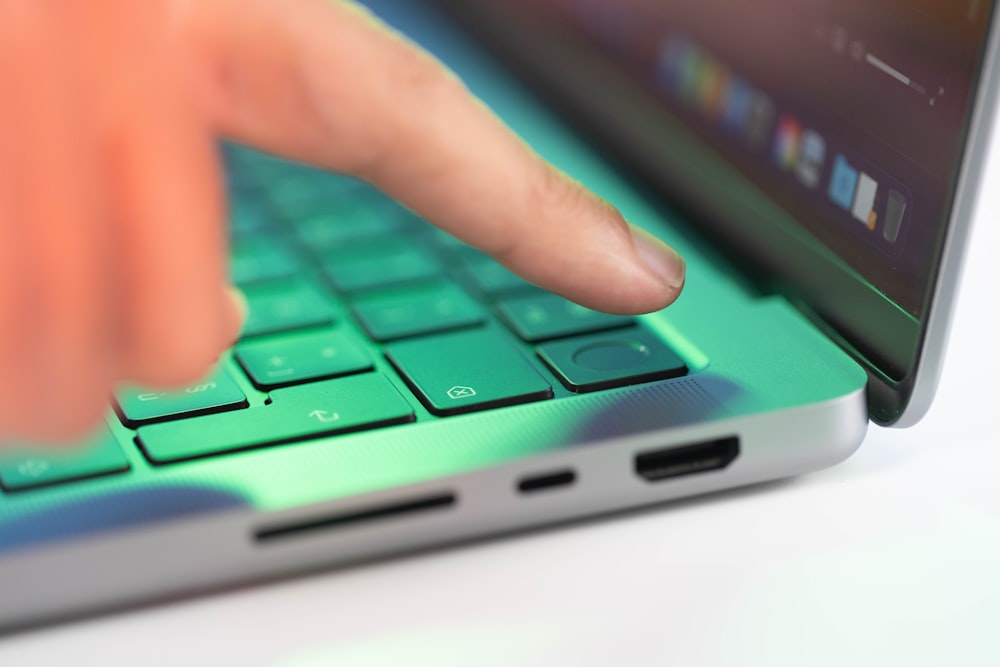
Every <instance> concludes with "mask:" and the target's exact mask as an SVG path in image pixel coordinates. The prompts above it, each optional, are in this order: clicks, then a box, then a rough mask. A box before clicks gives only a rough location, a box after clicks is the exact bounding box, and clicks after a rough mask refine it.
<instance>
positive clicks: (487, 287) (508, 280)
mask: <svg viewBox="0 0 1000 667" xmlns="http://www.w3.org/2000/svg"><path fill="white" fill-rule="evenodd" d="M461 275H462V276H463V277H464V278H465V279H466V281H468V282H469V283H470V284H471V285H472V287H473V288H474V289H475V290H476V292H478V293H479V294H481V295H482V296H484V297H486V298H488V299H490V298H495V297H498V296H503V295H509V294H511V293H513V292H533V291H540V288H538V287H535V286H534V285H532V284H531V283H529V282H528V281H527V280H525V279H524V278H522V277H521V276H519V275H517V274H516V273H514V272H513V271H511V270H510V269H508V268H507V267H506V266H504V265H503V264H501V263H499V262H497V261H496V260H493V259H490V258H481V259H478V260H475V261H470V262H468V263H467V264H466V265H465V267H464V268H463V269H462V270H461Z"/></svg>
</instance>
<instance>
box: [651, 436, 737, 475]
mask: <svg viewBox="0 0 1000 667" xmlns="http://www.w3.org/2000/svg"><path fill="white" fill-rule="evenodd" d="M739 453H740V440H739V438H737V437H735V436H732V437H729V438H721V439H719V440H710V441H708V442H699V443H697V444H693V445H681V446H679V447H671V448H670V449H660V450H657V451H655V452H646V453H645V454H639V455H638V456H636V457H635V472H636V474H637V475H639V476H640V477H642V478H643V479H645V480H646V481H647V482H659V481H661V480H664V479H673V478H674V477H683V476H684V475H696V474H698V473H701V472H708V471H710V470H722V469H723V468H725V467H726V466H728V465H729V464H730V463H732V462H733V459H735V458H736V457H737V456H739Z"/></svg>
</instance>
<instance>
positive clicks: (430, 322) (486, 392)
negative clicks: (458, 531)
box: [0, 146, 687, 493]
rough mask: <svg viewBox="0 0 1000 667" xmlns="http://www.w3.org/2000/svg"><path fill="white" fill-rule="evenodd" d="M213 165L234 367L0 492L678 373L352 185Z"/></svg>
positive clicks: (638, 338)
mask: <svg viewBox="0 0 1000 667" xmlns="http://www.w3.org/2000/svg"><path fill="white" fill-rule="evenodd" d="M224 152H225V158H226V161H227V166H228V174H229V178H230V180H229V191H230V201H231V204H230V228H231V262H230V272H231V277H232V280H233V282H234V283H236V284H237V285H239V286H240V288H241V289H242V290H243V291H244V293H245V294H246V297H247V301H248V303H249V307H250V310H249V316H248V319H247V322H246V325H245V327H244V330H243V333H242V336H241V339H240V341H238V342H237V343H236V344H235V345H234V347H233V349H232V354H231V355H226V358H225V359H224V361H223V362H222V363H220V365H219V367H218V368H216V369H215V370H214V372H213V373H212V374H211V375H210V376H209V377H207V378H205V379H204V380H203V381H201V382H198V383H196V384H194V385H192V386H190V387H187V388H186V389H184V390H182V391H179V392H173V393H165V392H160V391H152V390H143V389H134V390H127V391H122V392H120V393H119V394H118V395H117V396H115V400H114V402H113V403H114V404H113V407H114V411H115V414H116V417H117V419H118V420H119V421H120V422H121V424H122V425H123V426H124V427H126V428H127V429H130V431H129V434H130V435H131V436H132V438H133V442H134V445H133V443H130V442H127V438H119V437H116V436H115V435H114V433H113V432H112V429H110V428H108V427H104V428H102V429H101V430H100V432H99V433H98V434H97V435H95V436H94V437H93V438H92V439H91V440H89V441H88V442H86V443H83V444H82V446H80V447H76V448H73V449H72V450H70V451H68V452H61V453H58V454H57V453H54V452H52V451H51V450H47V451H46V450H39V449H37V448H31V447H20V448H17V447H15V448H6V449H7V451H5V452H0V487H2V489H3V490H4V491H6V492H9V493H10V492H19V491H23V490H27V489H33V488H39V487H44V486H50V485H53V484H63V483H68V482H76V481H80V480H85V479H88V478H92V477H97V476H103V475H114V474H117V473H125V472H127V471H128V470H129V468H130V466H129V462H128V457H127V456H125V454H124V453H123V451H122V447H123V446H124V447H132V446H134V447H138V451H140V452H141V454H142V456H143V457H144V458H145V459H146V461H148V462H149V463H151V464H153V465H154V466H159V465H170V464H175V463H178V462H182V461H191V460H193V459H200V458H204V457H210V456H218V455H224V454H228V453H232V452H239V451H245V450H249V449H254V448H258V447H265V446H266V447H273V446H279V445H286V444H289V443H294V442H299V441H303V440H309V439H314V438H318V437H325V436H331V435H333V436H335V435H338V434H344V433H350V432H356V431H361V430H371V429H378V428H385V427H389V426H393V427H398V426H399V425H400V424H406V423H409V422H414V421H423V420H431V419H438V418H446V419H447V418H452V417H454V416H455V415H461V414H466V413H470V412H477V411H481V410H490V409H496V408H502V407H506V406H511V405H516V404H519V403H527V402H532V401H544V400H552V399H556V400H558V399H559V398H562V397H566V396H569V395H571V394H573V393H580V392H591V391H599V390H605V389H609V388H613V387H620V386H625V385H630V384H636V383H639V382H649V381H654V380H659V379H665V378H671V377H678V376H680V375H683V374H685V373H686V372H687V368H686V367H685V365H684V362H683V361H682V360H681V359H680V358H679V357H678V356H677V355H676V354H675V353H674V352H673V351H672V350H671V349H670V348H669V347H668V346H667V344H665V343H664V341H663V340H662V339H661V338H660V337H659V336H658V335H656V334H655V333H653V332H652V331H651V330H650V329H647V328H646V327H645V326H644V325H643V324H642V323H641V321H639V320H637V319H636V318H631V317H622V316H617V315H608V314H605V313H599V312H596V311H593V310H590V309H587V308H584V307H582V306H579V305H576V304H574V303H572V302H569V301H567V300H565V299H563V298H561V297H558V296H556V295H553V294H551V293H548V292H545V291H543V290H541V289H540V288H538V287H535V286H534V285H531V284H529V283H528V282H526V281H525V280H524V279H522V278H520V277H519V276H517V275H515V274H514V273H512V272H511V271H509V270H508V269H506V268H505V267H503V266H502V265H500V264H499V263H497V262H496V261H494V260H493V259H492V258H490V257H489V256H487V255H485V254H483V253H482V252H480V251H478V250H476V249H474V248H472V247H470V246H467V245H465V244H463V243H461V242H459V241H457V240H455V239H454V238H452V237H450V236H448V235H447V234H444V233H443V232H441V231H439V230H437V229H436V228H434V227H432V226H431V225H429V224H428V223H426V222H424V221H423V220H420V219H419V218H418V217H417V216H416V215H414V214H413V213H412V212H410V211H409V210H407V209H405V208H403V207H401V206H400V205H399V204H397V203H396V202H394V201H392V200H391V199H389V198H387V197H386V196H384V195H382V194H381V193H379V192H378V191H376V190H375V189H373V188H371V187H370V186H368V185H365V184H363V183H361V182H359V181H356V180H353V179H350V178H347V177H343V176H337V175H331V174H326V173H323V172H320V171H317V170H314V169H310V168H307V167H304V166H302V165H297V164H292V163H288V162H285V161H282V160H278V159H275V158H272V157H268V156H265V155H262V154H260V153H257V152H254V151H251V150H249V149H245V148H242V147H237V146H226V147H225V148H224ZM230 357H231V358H230ZM116 429H117V427H116Z"/></svg>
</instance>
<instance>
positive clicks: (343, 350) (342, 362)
mask: <svg viewBox="0 0 1000 667" xmlns="http://www.w3.org/2000/svg"><path fill="white" fill-rule="evenodd" d="M236 358H237V360H238V361H239V362H240V365H242V366H243V368H244V370H246V372H247V375H249V376H250V379H251V380H253V383H254V384H255V385H256V386H257V387H258V388H260V389H269V388H271V387H280V386H282V385H288V384H296V383H299V382H305V381H308V380H315V379H319V378H328V377H335V376H337V375H349V374H352V373H360V372H363V371H368V370H371V369H372V360H371V358H370V357H369V356H368V354H367V353H366V352H365V351H364V350H363V349H362V348H361V346H360V345H359V344H358V343H356V342H355V341H354V340H352V339H351V338H350V337H349V336H347V335H346V334H344V333H341V332H338V331H316V332H312V333H300V334H289V335H285V336H279V337H275V338H266V339H261V340H253V341H249V342H243V343H240V344H239V345H237V346H236Z"/></svg>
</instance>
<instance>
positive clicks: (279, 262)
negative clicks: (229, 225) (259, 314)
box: [229, 236, 298, 285]
mask: <svg viewBox="0 0 1000 667" xmlns="http://www.w3.org/2000/svg"><path fill="white" fill-rule="evenodd" d="M230 255H231V257H230V259H229V275H230V277H231V278H232V280H233V282H235V283H237V284H239V285H251V284H254V283H264V282H272V281H277V280H284V279H288V278H292V277H293V276H294V275H295V274H296V273H297V272H298V268H297V267H296V265H295V262H294V260H293V259H292V258H291V256H290V255H289V254H288V251H287V250H284V249H282V248H281V247H280V246H277V245H275V244H274V241H273V240H270V239H265V238H263V237H260V236H255V237H248V238H245V239H242V240H240V241H238V242H236V243H234V244H233V249H232V252H231V253H230Z"/></svg>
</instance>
